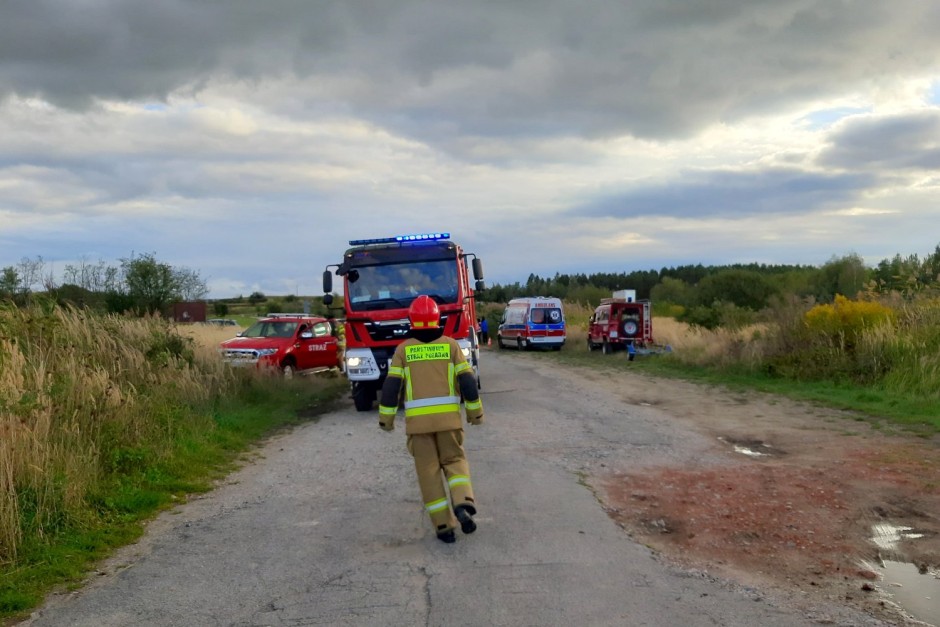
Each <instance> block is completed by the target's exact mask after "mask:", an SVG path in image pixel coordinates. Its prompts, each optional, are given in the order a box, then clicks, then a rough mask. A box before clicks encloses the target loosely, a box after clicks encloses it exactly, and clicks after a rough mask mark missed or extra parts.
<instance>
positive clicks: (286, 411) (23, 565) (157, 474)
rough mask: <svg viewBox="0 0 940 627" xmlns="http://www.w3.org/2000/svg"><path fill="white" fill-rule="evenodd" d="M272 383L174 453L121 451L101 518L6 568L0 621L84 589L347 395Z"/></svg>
mask: <svg viewBox="0 0 940 627" xmlns="http://www.w3.org/2000/svg"><path fill="white" fill-rule="evenodd" d="M273 381H276V384H267V385H264V384H261V385H257V386H255V387H253V388H252V389H251V390H250V391H246V392H244V393H242V394H239V395H238V397H236V398H233V399H230V400H229V401H226V402H222V403H221V404H219V405H218V406H217V407H216V408H215V410H214V411H213V412H212V416H211V419H212V421H213V422H214V424H215V425H216V428H215V429H211V430H205V431H195V432H192V431H190V432H181V433H180V434H179V437H178V438H177V440H176V441H175V446H174V447H173V449H172V450H171V451H170V454H169V455H162V456H160V458H159V459H157V458H156V456H152V455H149V454H148V451H146V450H142V449H135V450H133V451H127V450H126V451H122V454H121V455H120V456H119V458H118V459H116V460H112V462H113V463H116V464H119V465H121V466H122V469H123V470H122V472H120V473H114V475H113V478H112V479H110V480H109V481H107V482H105V484H104V485H103V486H102V487H101V489H100V490H99V491H98V492H97V493H96V494H95V495H94V496H93V497H92V505H93V508H92V511H94V512H95V513H94V515H90V516H89V517H88V519H87V520H81V521H63V523H62V524H60V525H59V526H58V527H57V529H55V530H54V531H53V532H47V533H44V534H40V533H37V534H34V535H32V536H31V537H30V538H29V539H27V540H26V541H25V542H24V543H23V545H22V546H21V547H20V550H19V554H18V556H17V560H16V562H15V563H13V564H7V565H3V566H0V619H5V620H4V623H6V622H8V620H9V619H16V618H22V617H23V616H24V615H25V614H26V613H27V612H29V611H30V610H32V609H33V608H35V607H37V606H38V605H39V604H41V603H42V601H43V598H44V597H45V595H46V594H48V593H49V592H50V591H52V590H53V589H56V588H58V587H62V586H66V587H77V586H78V585H79V584H80V583H81V581H82V580H83V579H84V578H85V577H86V575H87V573H88V570H89V568H90V567H91V566H92V565H93V564H94V562H96V561H97V560H100V559H101V558H103V557H105V556H107V555H108V554H109V553H111V552H112V551H113V550H114V549H115V548H117V547H121V546H124V545H126V544H129V543H131V542H133V541H134V540H136V539H137V538H138V537H140V535H141V534H142V533H143V523H144V522H145V521H147V520H149V519H151V518H153V517H154V515H155V514H157V513H158V512H160V511H162V510H164V509H167V508H169V507H172V506H173V505H176V504H179V503H180V502H182V501H183V500H185V498H186V496H187V495H188V494H193V493H199V492H206V491H208V490H210V489H211V488H212V486H213V482H214V481H216V480H218V479H220V478H222V477H224V476H225V475H226V474H227V473H229V472H231V471H232V470H233V469H234V468H236V467H237V465H238V463H239V458H240V456H241V455H242V454H243V453H244V452H245V451H247V450H248V449H250V448H251V447H252V446H253V445H255V444H256V443H258V441H259V440H261V439H263V438H264V437H265V436H267V435H269V434H270V433H272V432H273V431H275V430H277V429H281V428H283V427H287V426H291V425H297V424H300V423H303V422H308V421H310V420H314V419H316V418H317V417H318V416H319V415H321V414H322V413H324V412H325V411H327V410H329V408H330V407H331V406H332V403H333V401H334V400H336V399H337V398H338V397H339V396H340V395H342V394H343V393H344V392H345V391H346V390H347V384H346V381H345V379H342V378H337V379H335V380H334V379H327V380H325V381H322V382H321V381H319V380H318V381H317V382H316V383H317V385H316V386H313V387H312V386H311V385H310V383H311V381H310V380H309V379H306V378H301V379H298V380H296V381H283V380H273ZM25 515H27V516H28V513H26V514H25Z"/></svg>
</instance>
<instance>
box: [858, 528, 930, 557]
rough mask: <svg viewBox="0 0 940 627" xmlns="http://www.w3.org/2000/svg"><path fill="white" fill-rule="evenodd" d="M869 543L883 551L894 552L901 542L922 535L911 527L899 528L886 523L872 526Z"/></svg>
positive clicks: (922, 535)
mask: <svg viewBox="0 0 940 627" xmlns="http://www.w3.org/2000/svg"><path fill="white" fill-rule="evenodd" d="M871 533H872V536H871V541H872V542H874V543H875V544H877V545H878V547H879V548H882V549H884V550H885V551H896V550H897V548H898V543H899V542H900V541H901V540H916V539H917V538H923V537H924V534H922V533H917V532H916V531H914V529H913V528H912V527H899V526H897V525H891V524H888V523H879V524H877V525H872V528H871Z"/></svg>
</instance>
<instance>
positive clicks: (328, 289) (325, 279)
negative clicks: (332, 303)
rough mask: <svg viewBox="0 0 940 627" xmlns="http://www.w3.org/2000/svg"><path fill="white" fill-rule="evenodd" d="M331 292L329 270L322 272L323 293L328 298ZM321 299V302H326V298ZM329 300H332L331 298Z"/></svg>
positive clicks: (331, 283) (331, 279)
mask: <svg viewBox="0 0 940 627" xmlns="http://www.w3.org/2000/svg"><path fill="white" fill-rule="evenodd" d="M332 291H333V273H332V272H330V271H329V270H324V271H323V293H324V294H326V295H327V296H329V295H330V292H332ZM323 298H324V301H323V302H326V300H325V299H326V296H324V297H323ZM330 300H332V298H331V299H330ZM327 304H329V303H327Z"/></svg>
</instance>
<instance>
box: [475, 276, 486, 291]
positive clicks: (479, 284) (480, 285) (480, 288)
mask: <svg viewBox="0 0 940 627" xmlns="http://www.w3.org/2000/svg"><path fill="white" fill-rule="evenodd" d="M474 289H475V290H476V291H478V292H482V291H483V290H485V289H486V285H485V284H484V283H483V280H482V279H481V280H479V281H477V284H476V287H475V288H474Z"/></svg>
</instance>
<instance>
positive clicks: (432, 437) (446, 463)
mask: <svg viewBox="0 0 940 627" xmlns="http://www.w3.org/2000/svg"><path fill="white" fill-rule="evenodd" d="M408 452H409V453H411V455H412V457H414V460H415V471H416V472H417V474H418V485H419V486H420V487H421V496H422V498H423V500H424V508H425V511H427V513H428V515H429V516H430V517H431V524H432V525H434V529H435V531H437V532H438V533H441V532H443V531H448V530H450V529H454V528H455V527H456V526H457V519H456V517H455V516H454V510H453V507H452V506H451V505H453V506H457V505H472V506H473V507H474V509H475V508H476V504H475V502H474V500H473V486H472V485H471V484H470V465H469V464H467V456H466V454H465V453H464V450H463V429H452V430H450V431H438V432H436V433H415V434H412V435H409V436H408ZM442 473H443V474H442ZM444 482H446V483H447V488H445V487H444ZM448 490H449V491H450V501H449V502H448V498H447V492H448Z"/></svg>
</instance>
